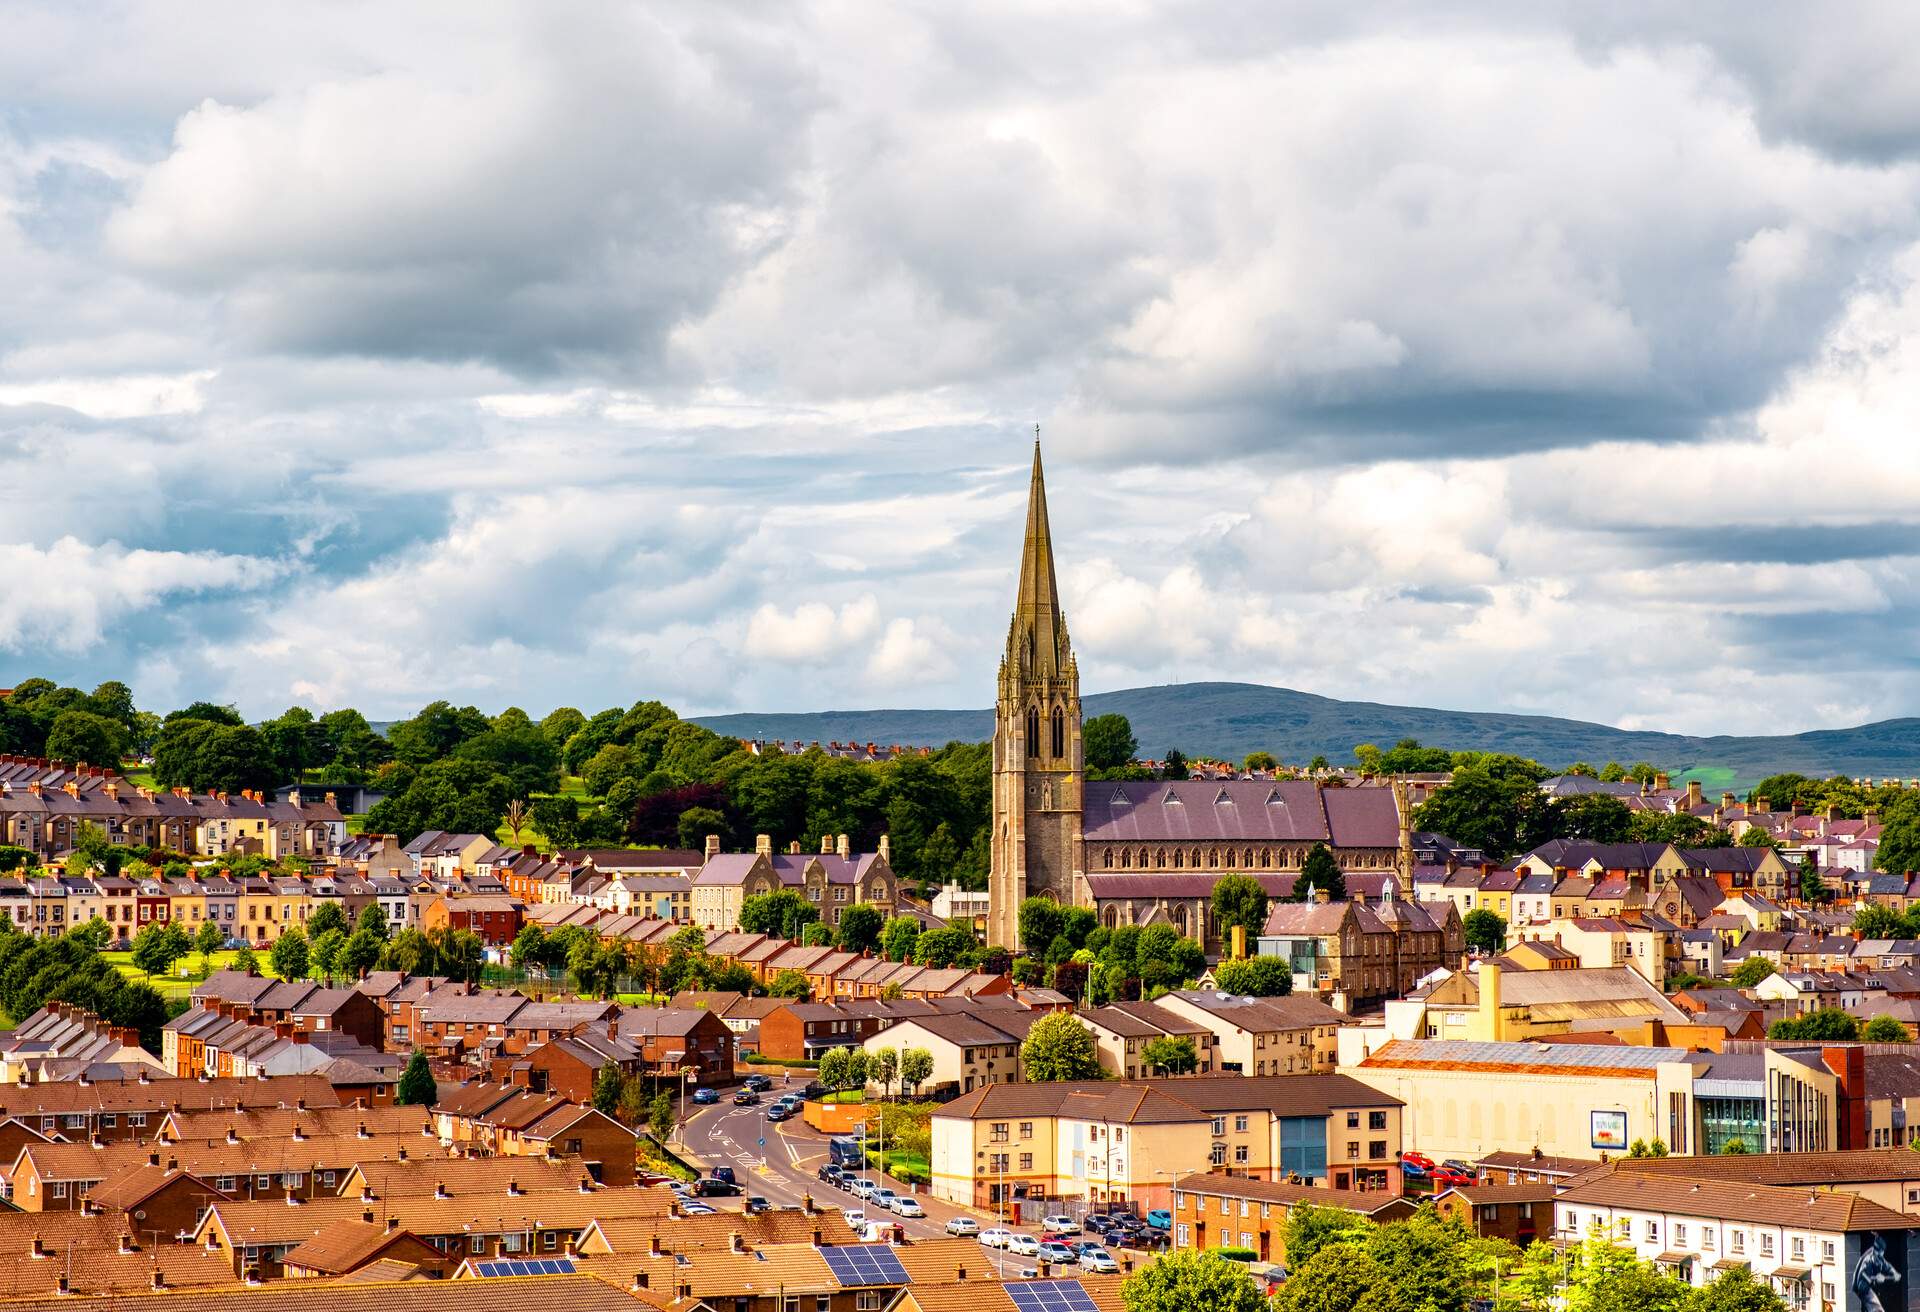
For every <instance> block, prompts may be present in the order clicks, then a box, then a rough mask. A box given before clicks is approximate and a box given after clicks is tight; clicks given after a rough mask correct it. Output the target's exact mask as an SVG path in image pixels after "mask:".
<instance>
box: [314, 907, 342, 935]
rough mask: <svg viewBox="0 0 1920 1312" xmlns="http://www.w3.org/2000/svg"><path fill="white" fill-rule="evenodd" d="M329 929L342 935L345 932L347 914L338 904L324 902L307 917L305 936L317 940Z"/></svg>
mask: <svg viewBox="0 0 1920 1312" xmlns="http://www.w3.org/2000/svg"><path fill="white" fill-rule="evenodd" d="M330 929H337V930H339V931H340V932H341V933H342V934H344V933H346V932H347V912H346V908H344V907H342V906H341V905H340V904H339V903H338V902H334V901H326V902H322V903H321V904H320V905H319V906H317V907H315V908H314V909H313V914H312V915H311V916H308V917H307V934H308V936H309V937H310V938H316V939H317V938H319V937H320V936H321V935H322V934H324V933H326V932H327V931H328V930H330Z"/></svg>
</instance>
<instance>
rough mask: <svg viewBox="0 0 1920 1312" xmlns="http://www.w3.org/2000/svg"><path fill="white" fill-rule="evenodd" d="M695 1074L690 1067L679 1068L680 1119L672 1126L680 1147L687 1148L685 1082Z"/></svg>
mask: <svg viewBox="0 0 1920 1312" xmlns="http://www.w3.org/2000/svg"><path fill="white" fill-rule="evenodd" d="M694 1074H695V1071H694V1068H693V1067H691V1066H682V1067H681V1068H680V1118H679V1120H678V1121H677V1122H676V1123H675V1125H674V1127H673V1128H674V1131H675V1133H677V1134H678V1135H679V1136H680V1146H681V1147H682V1148H684V1147H686V1146H687V1081H688V1080H690V1079H692V1078H693V1076H694Z"/></svg>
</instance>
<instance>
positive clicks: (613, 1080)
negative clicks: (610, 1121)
mask: <svg viewBox="0 0 1920 1312" xmlns="http://www.w3.org/2000/svg"><path fill="white" fill-rule="evenodd" d="M624 1083H625V1081H623V1080H622V1079H621V1077H620V1064H619V1063H618V1062H612V1061H609V1062H604V1063H602V1064H601V1066H600V1069H599V1070H597V1071H595V1072H594V1075H593V1106H594V1109H595V1110H596V1111H598V1112H600V1113H602V1114H603V1115H606V1116H613V1115H615V1114H617V1113H618V1112H619V1110H620V1093H621V1089H622V1086H623V1085H624Z"/></svg>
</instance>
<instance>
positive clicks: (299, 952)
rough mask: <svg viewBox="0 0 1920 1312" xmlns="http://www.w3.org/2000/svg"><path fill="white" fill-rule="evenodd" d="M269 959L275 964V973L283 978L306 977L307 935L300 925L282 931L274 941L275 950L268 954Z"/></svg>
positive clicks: (270, 962)
mask: <svg viewBox="0 0 1920 1312" xmlns="http://www.w3.org/2000/svg"><path fill="white" fill-rule="evenodd" d="M267 961H268V962H269V964H271V965H272V966H273V973H274V974H276V975H278V976H279V977H280V978H281V979H305V978H306V975H307V936H306V935H305V934H303V933H301V932H300V929H299V927H298V926H294V927H291V928H289V929H287V930H285V931H284V932H282V933H281V935H280V937H279V938H277V939H275V940H274V941H273V951H272V952H270V953H268V954H267Z"/></svg>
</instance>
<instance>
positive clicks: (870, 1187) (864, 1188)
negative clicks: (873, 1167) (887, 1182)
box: [847, 1176, 880, 1203]
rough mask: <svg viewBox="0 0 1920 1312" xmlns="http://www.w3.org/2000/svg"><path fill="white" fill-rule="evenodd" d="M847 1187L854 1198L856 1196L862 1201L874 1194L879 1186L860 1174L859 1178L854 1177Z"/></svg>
mask: <svg viewBox="0 0 1920 1312" xmlns="http://www.w3.org/2000/svg"><path fill="white" fill-rule="evenodd" d="M847 1189H848V1190H849V1191H850V1192H851V1193H852V1194H853V1196H854V1197H855V1198H858V1199H859V1200H860V1201H861V1202H863V1203H864V1202H866V1201H867V1200H868V1199H869V1198H872V1197H873V1196H874V1194H876V1193H878V1192H879V1190H880V1186H879V1185H877V1184H875V1183H874V1182H873V1181H871V1180H869V1179H867V1178H866V1177H864V1176H861V1177H859V1178H856V1179H855V1180H854V1182H853V1183H852V1184H850V1185H848V1186H847Z"/></svg>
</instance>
